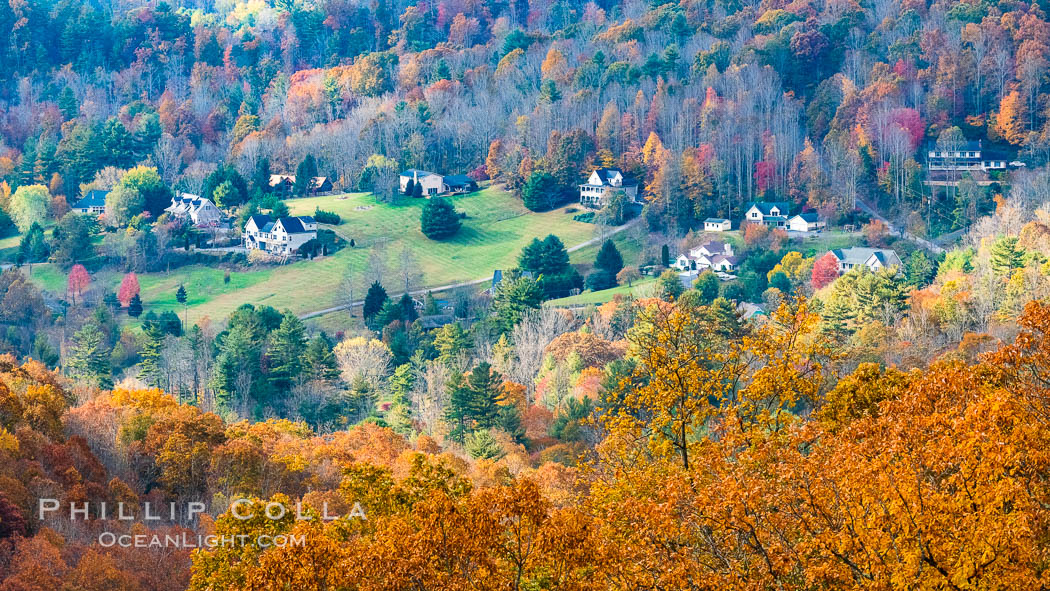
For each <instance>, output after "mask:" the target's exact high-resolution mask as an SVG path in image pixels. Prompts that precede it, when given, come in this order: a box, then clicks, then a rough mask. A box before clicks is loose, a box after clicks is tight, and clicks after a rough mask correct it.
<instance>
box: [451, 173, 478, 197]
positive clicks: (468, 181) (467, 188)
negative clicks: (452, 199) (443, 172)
mask: <svg viewBox="0 0 1050 591" xmlns="http://www.w3.org/2000/svg"><path fill="white" fill-rule="evenodd" d="M442 184H443V185H444V192H445V193H472V192H474V191H477V190H478V183H477V181H475V180H474V179H472V178H470V177H469V176H467V175H465V174H453V175H449V176H447V177H445V178H444V180H443V181H442Z"/></svg>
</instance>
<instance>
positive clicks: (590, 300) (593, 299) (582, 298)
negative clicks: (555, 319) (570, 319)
mask: <svg viewBox="0 0 1050 591" xmlns="http://www.w3.org/2000/svg"><path fill="white" fill-rule="evenodd" d="M655 282H656V277H644V278H642V279H641V280H639V281H635V282H634V285H632V286H631V287H628V286H626V285H620V286H617V287H614V288H612V289H603V290H602V291H585V292H583V293H581V294H580V295H575V296H569V297H567V298H561V299H557V300H551V301H549V302H547V303H546V305H547V306H587V305H591V304H604V303H605V302H609V301H612V299H613V298H614V297H616V296H617V295H635V296H640V295H645V294H647V293H648V292H649V291H650V290H651V289H652V287H653V284H654V283H655Z"/></svg>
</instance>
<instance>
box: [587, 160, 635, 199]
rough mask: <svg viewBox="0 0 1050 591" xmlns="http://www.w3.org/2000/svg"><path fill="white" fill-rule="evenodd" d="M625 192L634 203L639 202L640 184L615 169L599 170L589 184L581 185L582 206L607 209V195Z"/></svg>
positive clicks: (596, 170) (595, 171)
mask: <svg viewBox="0 0 1050 591" xmlns="http://www.w3.org/2000/svg"><path fill="white" fill-rule="evenodd" d="M610 191H623V192H624V194H626V195H627V198H628V199H630V200H631V201H632V202H637V201H638V182H637V181H635V180H634V179H631V178H629V177H625V176H624V175H623V172H621V171H620V170H618V169H615V168H597V169H595V170H594V172H592V173H591V176H590V177H589V178H588V179H587V182H586V183H584V184H582V185H580V204H581V205H585V206H587V207H591V208H594V209H601V208H602V207H605V199H606V194H607V193H609V192H610Z"/></svg>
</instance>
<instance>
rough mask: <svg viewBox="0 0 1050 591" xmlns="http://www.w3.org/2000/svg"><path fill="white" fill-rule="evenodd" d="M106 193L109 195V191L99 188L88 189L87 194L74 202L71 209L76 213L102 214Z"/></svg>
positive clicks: (104, 209)
mask: <svg viewBox="0 0 1050 591" xmlns="http://www.w3.org/2000/svg"><path fill="white" fill-rule="evenodd" d="M106 195H109V191H102V190H99V189H95V190H94V191H88V194H87V195H84V196H83V197H81V198H80V200H78V201H77V202H76V203H74V204H73V207H72V208H71V209H72V210H73V211H75V212H77V213H86V214H91V215H102V214H103V213H106Z"/></svg>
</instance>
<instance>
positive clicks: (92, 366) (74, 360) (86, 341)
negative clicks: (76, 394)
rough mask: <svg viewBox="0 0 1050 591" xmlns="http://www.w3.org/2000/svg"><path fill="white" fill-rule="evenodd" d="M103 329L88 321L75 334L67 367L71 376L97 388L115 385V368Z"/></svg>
mask: <svg viewBox="0 0 1050 591" xmlns="http://www.w3.org/2000/svg"><path fill="white" fill-rule="evenodd" d="M109 354H110V351H109V348H108V347H107V346H106V344H105V339H104V335H103V334H102V330H101V329H99V327H98V325H97V324H95V323H94V322H88V323H87V324H85V325H84V326H82V327H81V328H80V330H78V331H77V332H76V333H74V334H73V343H72V346H71V347H70V352H69V360H68V361H67V362H66V369H67V371H68V372H69V375H70V377H72V378H73V379H75V380H77V381H82V382H84V383H86V384H88V385H91V386H94V387H96V388H110V387H112V386H113V377H112V376H113V368H112V367H111V366H110V362H109Z"/></svg>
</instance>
